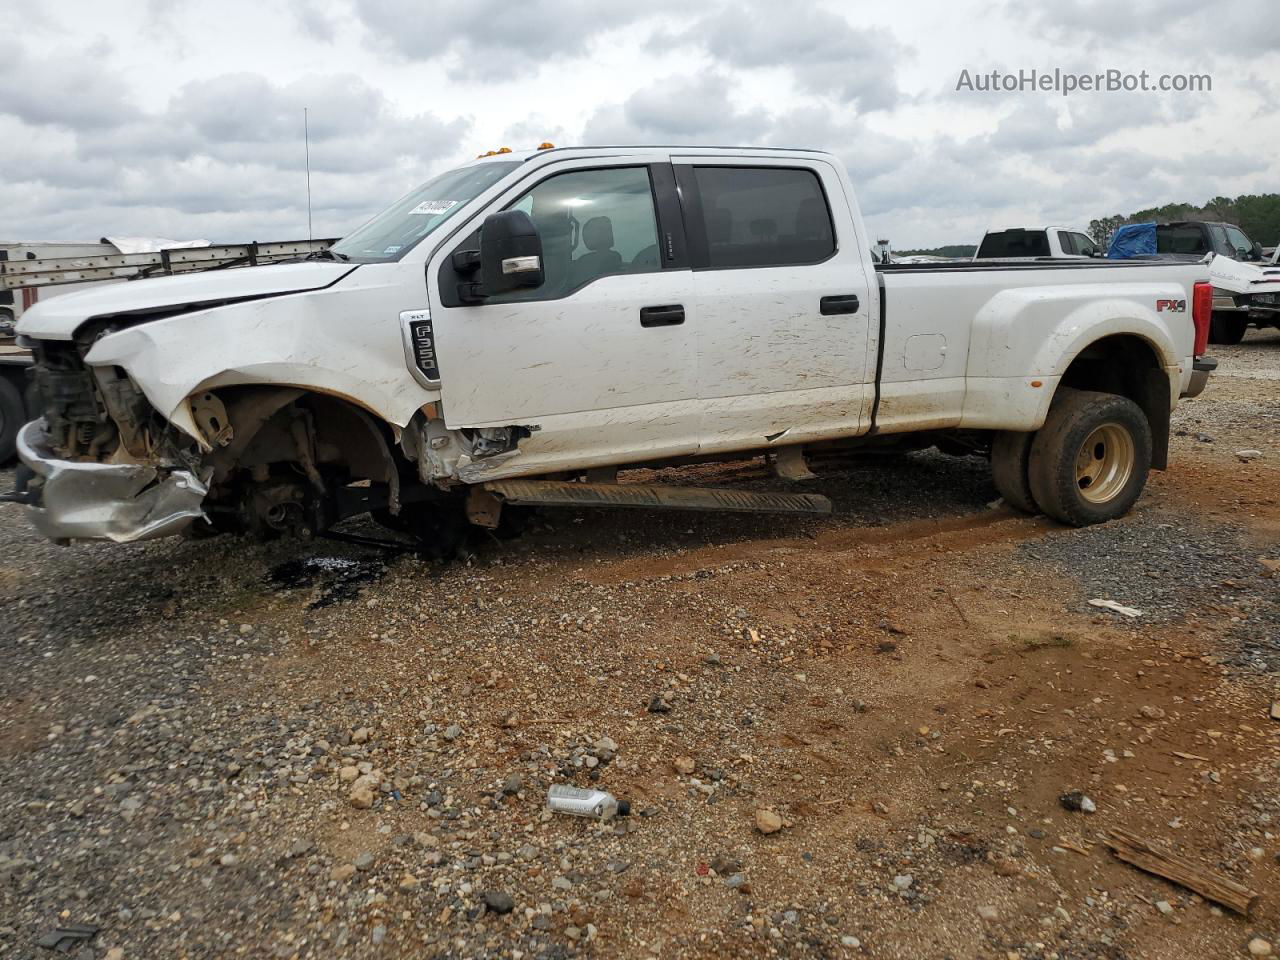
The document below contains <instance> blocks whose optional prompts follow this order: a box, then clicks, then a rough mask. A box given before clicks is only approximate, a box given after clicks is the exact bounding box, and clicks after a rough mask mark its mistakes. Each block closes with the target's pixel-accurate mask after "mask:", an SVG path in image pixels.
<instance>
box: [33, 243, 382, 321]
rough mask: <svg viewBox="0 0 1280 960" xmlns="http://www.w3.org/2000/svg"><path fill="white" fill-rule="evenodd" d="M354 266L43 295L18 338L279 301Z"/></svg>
mask: <svg viewBox="0 0 1280 960" xmlns="http://www.w3.org/2000/svg"><path fill="white" fill-rule="evenodd" d="M356 267H357V265H356V264H351V263H333V262H330V261H324V260H309V261H306V262H304V263H278V264H269V265H267V266H261V267H237V268H235V269H232V270H205V271H202V272H200V273H183V274H178V275H177V276H173V277H153V278H151V279H149V280H131V281H122V282H120V283H111V284H105V285H103V286H95V287H93V288H92V289H90V290H81V291H79V292H77V293H59V294H57V295H54V296H49V294H47V293H46V296H48V297H49V298H48V299H47V300H41V301H39V302H38V303H36V304H35V305H34V306H32V307H31V308H30V309H28V310H27V311H25V312H24V313H23V314H22V319H21V320H19V321H18V333H19V335H21V336H25V337H33V338H35V339H37V340H70V339H71V338H72V337H73V336H74V335H75V332H76V329H77V328H78V327H79V326H80V325H81V324H82V323H84V322H85V321H86V320H88V319H90V318H92V317H104V316H114V315H117V314H147V313H155V312H161V311H164V312H166V313H167V312H170V308H171V310H172V312H180V311H182V310H183V309H192V310H195V309H202V308H207V307H211V306H216V305H218V304H220V303H224V302H236V301H239V300H255V299H258V298H260V297H279V296H283V295H285V294H288V293H304V292H306V291H308V290H319V289H321V288H323V287H328V286H332V285H333V284H335V283H337V282H338V281H339V280H341V279H342V278H343V277H345V276H346V275H347V274H348V273H350V272H351V271H352V270H355V269H356Z"/></svg>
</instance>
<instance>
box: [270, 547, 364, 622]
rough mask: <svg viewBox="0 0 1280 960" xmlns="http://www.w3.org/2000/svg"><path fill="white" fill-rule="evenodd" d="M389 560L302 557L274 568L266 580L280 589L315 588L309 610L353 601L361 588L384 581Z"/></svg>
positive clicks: (308, 606)
mask: <svg viewBox="0 0 1280 960" xmlns="http://www.w3.org/2000/svg"><path fill="white" fill-rule="evenodd" d="M386 572H387V566H386V563H385V562H384V561H383V560H382V559H379V558H377V557H360V558H354V557H327V556H318V557H300V558H297V559H293V560H286V561H285V562H284V563H282V564H279V565H278V566H276V567H273V568H272V569H271V571H270V572H269V573H268V574H267V577H266V579H267V580H268V581H269V582H270V583H271V584H272V585H273V586H274V587H275V588H276V589H277V590H301V589H304V588H315V589H316V590H317V595H316V597H315V599H313V600H312V601H311V602H310V603H309V604H308V605H307V609H308V610H318V609H320V608H321V607H327V606H330V605H331V604H335V603H342V602H343V601H346V600H353V599H355V598H356V597H357V596H359V594H360V590H361V588H363V587H364V586H365V585H367V584H370V583H375V582H376V581H378V580H381V579H382V578H383V577H384V576H385V575H386Z"/></svg>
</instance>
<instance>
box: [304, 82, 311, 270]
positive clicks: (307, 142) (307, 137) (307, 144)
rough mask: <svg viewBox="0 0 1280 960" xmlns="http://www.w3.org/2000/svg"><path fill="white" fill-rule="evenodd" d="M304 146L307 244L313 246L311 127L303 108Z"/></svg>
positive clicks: (305, 109)
mask: <svg viewBox="0 0 1280 960" xmlns="http://www.w3.org/2000/svg"><path fill="white" fill-rule="evenodd" d="M302 146H303V149H304V150H306V153H307V244H308V245H310V244H311V127H310V124H309V123H308V122H307V108H306V107H303V108H302Z"/></svg>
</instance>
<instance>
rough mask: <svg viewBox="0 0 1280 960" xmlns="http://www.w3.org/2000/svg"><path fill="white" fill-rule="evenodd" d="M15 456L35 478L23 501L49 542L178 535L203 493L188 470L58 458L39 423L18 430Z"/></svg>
mask: <svg viewBox="0 0 1280 960" xmlns="http://www.w3.org/2000/svg"><path fill="white" fill-rule="evenodd" d="M18 454H19V456H20V457H21V458H22V462H23V463H25V464H26V465H27V467H29V468H30V469H31V471H32V472H33V474H34V477H33V478H31V479H29V480H28V483H27V490H26V491H25V492H26V497H25V498H24V502H26V503H27V504H28V505H29V506H30V507H31V519H32V522H33V523H34V524H35V526H36V529H37V530H39V531H40V532H41V533H42V534H43V535H44V536H46V537H48V538H49V539H50V540H54V541H56V542H59V543H68V542H70V541H72V540H112V541H115V542H116V543H131V542H133V541H135V540H150V539H153V538H156V537H167V536H170V535H171V534H175V533H181V532H182V531H183V530H185V529H186V528H187V527H188V526H190V525H191V522H192V521H193V520H196V519H198V518H201V517H203V516H204V511H203V510H202V509H201V504H202V503H203V501H204V498H205V496H206V495H207V494H208V492H209V488H208V487H207V486H206V485H205V484H204V483H203V482H201V480H200V478H199V477H197V476H196V475H195V474H194V473H192V472H191V471H190V470H181V469H178V470H170V471H167V474H162V473H161V470H160V469H158V468H157V467H155V466H150V465H147V464H140V463H94V462H91V461H86V462H75V461H71V460H65V459H62V458H61V457H59V456H58V455H57V454H56V453H55V451H54V450H53V448H52V446H51V445H50V440H49V434H48V428H47V426H46V423H45V421H44V420H36V421H34V422H33V423H28V424H27V425H26V426H25V427H23V429H22V432H21V433H20V434H19V435H18Z"/></svg>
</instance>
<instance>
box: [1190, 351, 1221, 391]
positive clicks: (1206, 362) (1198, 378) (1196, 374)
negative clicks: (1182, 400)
mask: <svg viewBox="0 0 1280 960" xmlns="http://www.w3.org/2000/svg"><path fill="white" fill-rule="evenodd" d="M1217 369H1218V361H1217V360H1215V359H1214V358H1213V357H1200V358H1199V359H1198V360H1195V361H1193V362H1192V364H1191V382H1190V383H1188V384H1187V392H1186V393H1184V394H1183V396H1184V397H1198V396H1200V394H1202V393H1204V388H1205V384H1207V383H1208V382H1209V374H1211V373H1213V371H1215V370H1217Z"/></svg>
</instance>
